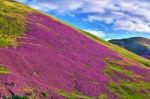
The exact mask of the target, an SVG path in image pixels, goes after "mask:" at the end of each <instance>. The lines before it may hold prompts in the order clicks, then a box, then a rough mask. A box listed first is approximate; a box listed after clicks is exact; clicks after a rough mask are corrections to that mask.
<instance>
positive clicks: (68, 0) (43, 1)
mask: <svg viewBox="0 0 150 99" xmlns="http://www.w3.org/2000/svg"><path fill="white" fill-rule="evenodd" d="M18 1H23V2H24V1H25V0H18ZM26 1H27V0H26ZM29 5H30V6H32V7H34V8H36V9H40V10H45V11H48V10H56V11H57V12H58V13H65V14H66V13H67V14H68V13H69V14H71V15H73V14H74V15H75V14H76V13H82V14H86V17H85V18H86V20H88V21H90V22H93V21H104V22H106V23H107V24H110V23H112V24H113V27H114V29H125V30H128V31H138V32H147V33H150V1H149V0H117V1H116V0H40V1H39V0H31V2H30V3H29ZM85 18H83V19H85Z"/></svg>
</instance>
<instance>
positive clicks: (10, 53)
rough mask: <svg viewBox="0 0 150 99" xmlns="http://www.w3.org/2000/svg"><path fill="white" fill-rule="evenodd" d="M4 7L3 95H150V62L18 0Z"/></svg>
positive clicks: (103, 98)
mask: <svg viewBox="0 0 150 99" xmlns="http://www.w3.org/2000/svg"><path fill="white" fill-rule="evenodd" d="M0 5H1V6H0V15H1V16H3V13H4V15H5V16H3V17H1V19H2V21H1V20H0V26H3V27H2V28H0V32H1V37H0V39H2V40H0V45H1V47H0V98H2V99H17V98H19V99H78V98H79V99H149V98H150V94H149V93H150V68H149V66H150V64H149V63H150V61H149V60H146V59H144V58H142V57H140V56H137V55H135V54H133V53H131V52H129V51H127V50H125V49H122V48H120V47H118V46H115V45H113V44H110V43H108V42H106V41H104V40H102V39H100V38H97V37H95V36H93V35H91V34H89V33H87V32H84V31H81V30H79V29H76V28H75V27H73V26H70V25H68V24H66V23H64V22H61V21H60V20H58V19H56V18H54V17H52V16H48V15H46V14H43V13H41V12H39V11H35V10H33V9H31V8H29V7H26V6H24V5H23V4H20V3H17V2H15V1H13V0H0ZM12 7H13V9H12ZM4 9H5V10H4ZM1 13H2V14H1ZM14 16H15V17H14ZM17 16H19V17H17ZM12 18H13V20H12ZM5 23H7V24H5Z"/></svg>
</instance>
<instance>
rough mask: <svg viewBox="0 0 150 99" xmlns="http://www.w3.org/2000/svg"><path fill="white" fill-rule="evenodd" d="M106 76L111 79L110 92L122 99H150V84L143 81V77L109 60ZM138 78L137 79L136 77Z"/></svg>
mask: <svg viewBox="0 0 150 99" xmlns="http://www.w3.org/2000/svg"><path fill="white" fill-rule="evenodd" d="M106 62H107V67H106V70H105V72H106V74H107V75H108V77H109V80H110V81H109V90H110V91H111V92H112V93H114V95H115V96H117V97H119V98H121V99H148V98H150V94H149V93H148V91H149V90H150V83H149V82H146V81H142V80H141V77H140V76H139V75H138V76H137V75H136V74H135V73H133V71H129V70H126V69H124V67H123V66H120V65H117V62H114V61H113V62H111V61H110V60H107V61H106ZM136 76H137V77H136Z"/></svg>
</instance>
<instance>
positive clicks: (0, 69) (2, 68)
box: [0, 65, 10, 74]
mask: <svg viewBox="0 0 150 99" xmlns="http://www.w3.org/2000/svg"><path fill="white" fill-rule="evenodd" d="M9 73H10V71H9V70H8V69H7V68H6V67H5V66H3V65H0V74H9Z"/></svg>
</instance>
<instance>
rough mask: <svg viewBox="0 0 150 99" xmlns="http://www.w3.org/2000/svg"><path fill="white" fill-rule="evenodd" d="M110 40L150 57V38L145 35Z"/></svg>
mask: <svg viewBox="0 0 150 99" xmlns="http://www.w3.org/2000/svg"><path fill="white" fill-rule="evenodd" d="M109 42H111V43H113V44H116V45H118V46H120V47H123V48H125V49H127V50H129V51H131V52H133V53H135V54H138V55H140V56H143V57H145V58H147V59H150V53H149V50H150V39H147V38H144V37H132V38H126V39H114V40H110V41H109Z"/></svg>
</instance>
